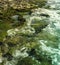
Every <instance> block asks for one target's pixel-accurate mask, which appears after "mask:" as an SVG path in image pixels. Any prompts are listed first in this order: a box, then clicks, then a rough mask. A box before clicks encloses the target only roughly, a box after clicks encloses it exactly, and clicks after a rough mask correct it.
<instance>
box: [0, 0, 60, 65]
mask: <svg viewBox="0 0 60 65" xmlns="http://www.w3.org/2000/svg"><path fill="white" fill-rule="evenodd" d="M41 13H44V14H48V15H49V17H44V16H40V14H41ZM24 18H26V21H27V22H28V23H27V26H28V27H29V26H30V25H31V22H32V21H33V20H34V19H37V20H38V21H40V20H45V23H46V22H48V23H49V24H48V26H47V27H46V28H44V29H43V30H42V33H39V34H38V36H37V44H38V45H39V47H38V48H36V52H37V54H38V55H42V56H45V57H46V58H47V60H49V59H50V60H51V64H50V65H60V0H48V1H47V4H46V5H45V6H44V7H43V8H38V9H36V11H35V12H33V13H32V14H31V15H25V16H24ZM29 22H30V23H29ZM43 23H44V22H43ZM32 24H34V21H33V23H32ZM32 26H33V25H32ZM32 30H33V31H32V33H31V31H30V30H29V31H30V33H28V35H29V34H33V33H35V30H34V29H32ZM38 30H39V29H38ZM27 32H28V31H27ZM28 55H29V54H28V53H26V51H25V52H24V53H21V52H20V51H18V50H16V52H15V54H13V56H14V59H13V60H12V61H11V62H10V63H9V61H8V62H6V64H4V65H15V64H17V62H18V61H17V58H18V57H20V56H22V57H27V56H28ZM31 56H32V57H33V59H36V57H35V56H33V55H31ZM0 62H1V61H0ZM36 62H39V61H38V60H37V61H36ZM36 65H40V63H39V64H36ZM41 65H44V64H41ZM47 65H49V64H47Z"/></svg>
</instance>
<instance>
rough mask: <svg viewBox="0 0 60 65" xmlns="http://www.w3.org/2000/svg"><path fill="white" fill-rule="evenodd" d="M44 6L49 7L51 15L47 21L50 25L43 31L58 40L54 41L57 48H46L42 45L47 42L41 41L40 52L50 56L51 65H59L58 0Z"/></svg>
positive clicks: (50, 0) (59, 13)
mask: <svg viewBox="0 0 60 65" xmlns="http://www.w3.org/2000/svg"><path fill="white" fill-rule="evenodd" d="M46 6H49V8H50V9H48V10H49V11H50V12H51V13H49V14H50V15H51V17H50V19H49V21H50V22H51V23H50V24H49V25H48V26H47V27H46V28H45V29H44V30H45V31H46V32H47V33H48V34H51V35H52V36H56V37H57V38H58V40H57V41H55V43H56V45H57V48H52V47H47V46H46V45H45V44H44V43H47V42H48V41H47V40H46V41H44V40H41V41H40V42H41V44H42V50H43V51H47V52H48V53H50V54H51V58H52V65H60V12H59V11H60V0H48V4H47V5H46ZM48 43H49V42H48ZM49 44H51V43H49Z"/></svg>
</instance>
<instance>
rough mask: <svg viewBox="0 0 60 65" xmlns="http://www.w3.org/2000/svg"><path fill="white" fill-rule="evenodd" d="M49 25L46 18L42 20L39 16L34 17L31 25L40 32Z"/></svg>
mask: <svg viewBox="0 0 60 65" xmlns="http://www.w3.org/2000/svg"><path fill="white" fill-rule="evenodd" d="M47 25H48V22H47V21H45V19H43V20H40V19H39V18H37V17H36V18H33V19H32V21H31V26H32V27H33V28H34V29H35V30H36V32H40V31H41V30H42V29H43V28H45V27H46V26H47Z"/></svg>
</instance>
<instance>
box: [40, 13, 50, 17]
mask: <svg viewBox="0 0 60 65" xmlns="http://www.w3.org/2000/svg"><path fill="white" fill-rule="evenodd" d="M40 15H41V16H44V17H50V16H49V15H48V14H43V13H41V14H40Z"/></svg>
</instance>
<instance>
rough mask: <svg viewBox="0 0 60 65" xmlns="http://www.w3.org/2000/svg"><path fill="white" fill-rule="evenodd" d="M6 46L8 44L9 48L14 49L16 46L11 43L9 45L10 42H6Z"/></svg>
mask: <svg viewBox="0 0 60 65" xmlns="http://www.w3.org/2000/svg"><path fill="white" fill-rule="evenodd" d="M7 44H8V46H9V47H14V46H16V44H13V43H11V42H8V43H7Z"/></svg>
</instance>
